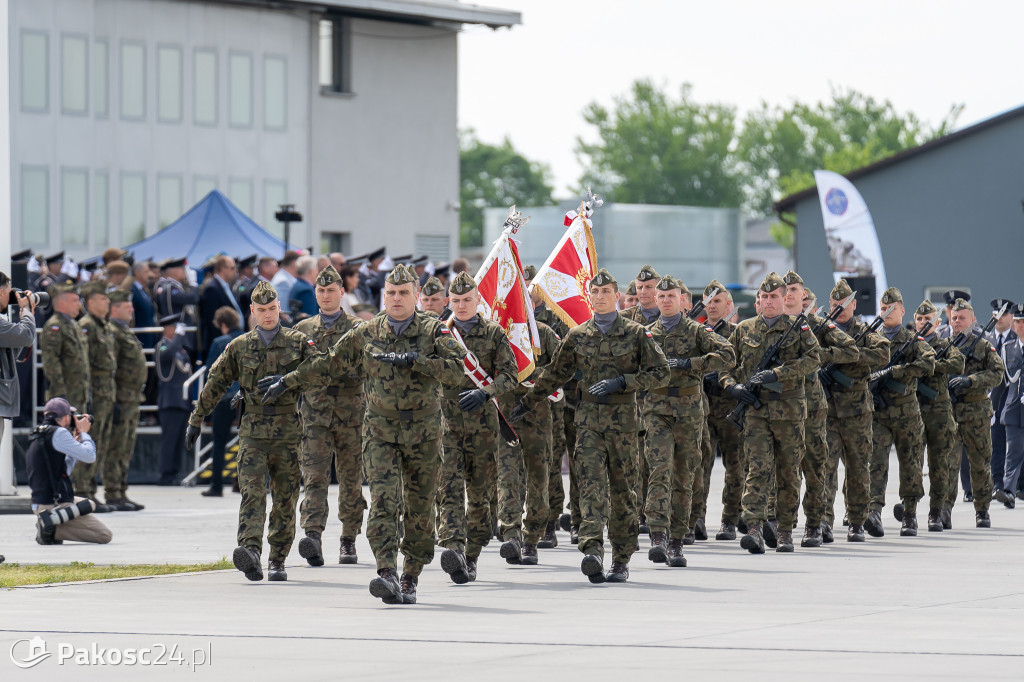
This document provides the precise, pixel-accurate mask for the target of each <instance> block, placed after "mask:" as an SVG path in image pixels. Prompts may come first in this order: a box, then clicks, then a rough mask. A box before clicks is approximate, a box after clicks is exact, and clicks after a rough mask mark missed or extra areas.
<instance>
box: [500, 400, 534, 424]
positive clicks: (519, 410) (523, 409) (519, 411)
mask: <svg viewBox="0 0 1024 682" xmlns="http://www.w3.org/2000/svg"><path fill="white" fill-rule="evenodd" d="M529 411H530V408H529V407H527V406H526V405H523V403H522V402H517V403H516V406H515V407H513V408H512V411H511V412H509V414H508V417H506V418H505V419H506V421H508V423H509V424H515V423H516V422H517V421H519V420H521V419H522V418H523V417H525V416H526V415H527V413H529Z"/></svg>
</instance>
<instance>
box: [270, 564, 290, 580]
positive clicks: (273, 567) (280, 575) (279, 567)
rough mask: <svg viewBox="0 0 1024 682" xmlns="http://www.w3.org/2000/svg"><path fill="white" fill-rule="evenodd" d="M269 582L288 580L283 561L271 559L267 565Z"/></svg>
mask: <svg viewBox="0 0 1024 682" xmlns="http://www.w3.org/2000/svg"><path fill="white" fill-rule="evenodd" d="M267 580H274V581H276V582H284V581H285V580H288V572H287V571H285V570H284V562H283V561H278V560H277V559H271V560H270V561H269V562H268V563H267Z"/></svg>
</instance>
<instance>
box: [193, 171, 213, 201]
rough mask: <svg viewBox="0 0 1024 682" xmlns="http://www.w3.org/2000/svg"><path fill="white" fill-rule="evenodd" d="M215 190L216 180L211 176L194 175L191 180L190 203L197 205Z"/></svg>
mask: <svg viewBox="0 0 1024 682" xmlns="http://www.w3.org/2000/svg"><path fill="white" fill-rule="evenodd" d="M215 189H217V178H215V177H214V176H212V175H196V176H195V177H193V178H192V203H193V205H194V204H198V203H199V202H200V201H202V200H203V199H205V198H206V195H207V194H209V193H210V192H212V191H213V190H215Z"/></svg>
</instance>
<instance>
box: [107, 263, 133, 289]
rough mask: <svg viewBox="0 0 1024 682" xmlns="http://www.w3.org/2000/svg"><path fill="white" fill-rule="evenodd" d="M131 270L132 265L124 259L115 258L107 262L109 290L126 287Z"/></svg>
mask: <svg viewBox="0 0 1024 682" xmlns="http://www.w3.org/2000/svg"><path fill="white" fill-rule="evenodd" d="M129 272H131V267H130V266H129V265H128V264H127V263H125V262H124V261H123V260H115V261H112V262H111V263H109V264H107V291H113V290H114V289H123V288H125V286H126V283H127V280H128V273H129Z"/></svg>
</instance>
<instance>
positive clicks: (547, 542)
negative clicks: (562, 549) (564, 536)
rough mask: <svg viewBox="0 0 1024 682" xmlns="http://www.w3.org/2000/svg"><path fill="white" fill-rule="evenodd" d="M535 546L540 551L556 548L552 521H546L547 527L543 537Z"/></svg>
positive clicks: (556, 540)
mask: <svg viewBox="0 0 1024 682" xmlns="http://www.w3.org/2000/svg"><path fill="white" fill-rule="evenodd" d="M537 546H538V547H539V548H541V549H554V548H555V547H558V537H557V536H556V535H555V522H554V521H548V527H547V528H545V529H544V537H542V538H541V539H540V540H539V541H538V542H537Z"/></svg>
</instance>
